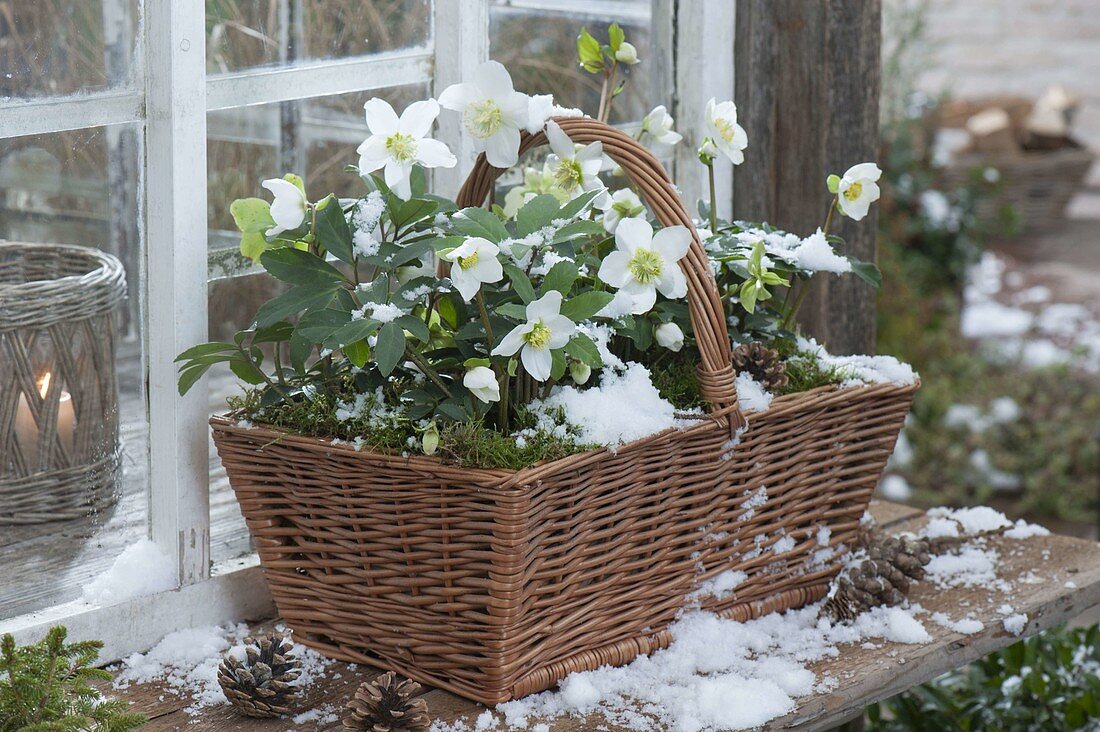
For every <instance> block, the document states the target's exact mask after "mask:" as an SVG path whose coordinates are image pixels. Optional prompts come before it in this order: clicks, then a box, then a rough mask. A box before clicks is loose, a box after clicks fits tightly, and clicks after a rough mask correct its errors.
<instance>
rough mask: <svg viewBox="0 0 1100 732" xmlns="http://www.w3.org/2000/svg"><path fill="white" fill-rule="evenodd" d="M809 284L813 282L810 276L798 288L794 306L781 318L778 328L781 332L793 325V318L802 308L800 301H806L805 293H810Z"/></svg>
mask: <svg viewBox="0 0 1100 732" xmlns="http://www.w3.org/2000/svg"><path fill="white" fill-rule="evenodd" d="M811 282H813V277H812V276H811V277H810V279H808V280H806V281H805V282H803V283H802V286H801V287H799V288H798V297H796V298H795V299H794V305H793V306H792V307H791V311H790V312H789V313H787V317H785V318H783V322H782V323H781V324H780V326H779V327H780V328H782V329H783V330H790V329H791V325H792V324H793V323H794V316H795V315H797V314H798V309H799V308H800V307H802V301H803V300H805V299H806V293H807V292H809V291H810V283H811Z"/></svg>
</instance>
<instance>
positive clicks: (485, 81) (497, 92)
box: [474, 61, 527, 111]
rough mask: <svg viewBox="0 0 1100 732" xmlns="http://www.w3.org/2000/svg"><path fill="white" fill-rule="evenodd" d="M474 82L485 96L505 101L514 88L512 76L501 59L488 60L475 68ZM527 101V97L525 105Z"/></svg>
mask: <svg viewBox="0 0 1100 732" xmlns="http://www.w3.org/2000/svg"><path fill="white" fill-rule="evenodd" d="M474 83H475V84H477V87H478V89H480V90H481V92H482V93H483V94H484V95H485V96H488V97H491V98H493V99H496V100H500V101H503V100H504V99H505V97H507V96H508V95H509V94H511V93H512V91H513V89H514V87H513V86H512V76H511V75H510V74H509V73H508V69H506V68H504V64H502V63H500V62H499V61H486V62H485V63H483V64H481V65H480V66H478V67H477V69H475V70H474ZM526 101H527V100H526V99H525V100H524V104H525V105H526ZM525 111H526V110H525Z"/></svg>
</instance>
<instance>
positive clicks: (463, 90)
mask: <svg viewBox="0 0 1100 732" xmlns="http://www.w3.org/2000/svg"><path fill="white" fill-rule="evenodd" d="M481 96H482V95H481V92H480V91H479V90H478V88H477V85H476V84H470V83H463V84H451V85H450V86H449V87H447V88H446V89H444V90H443V93H442V94H440V95H439V105H440V106H441V107H443V108H445V109H452V110H455V111H458V112H461V111H462V110H464V109H466V107H467V106H469V104H470V102H473V101H475V100H477V99H480V98H481Z"/></svg>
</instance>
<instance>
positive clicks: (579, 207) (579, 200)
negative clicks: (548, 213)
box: [558, 191, 603, 220]
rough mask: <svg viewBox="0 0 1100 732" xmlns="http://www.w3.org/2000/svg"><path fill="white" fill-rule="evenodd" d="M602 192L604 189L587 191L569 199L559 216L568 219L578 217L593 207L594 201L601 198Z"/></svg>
mask: <svg viewBox="0 0 1100 732" xmlns="http://www.w3.org/2000/svg"><path fill="white" fill-rule="evenodd" d="M601 193H603V191H586V192H585V193H582V194H580V195H579V196H577V197H576V198H573V199H571V200H569V201H567V202H566V203H565V205H564V206H562V207H561V211H560V212H559V213H558V218H559V219H566V220H571V219H575V218H577V217H578V216H580V215H581V214H582V213H584V212H585V211H587V210H588V209H589V208H591V207H592V202H593V201H595V200H596V199H597V198H599V196H600V194H601Z"/></svg>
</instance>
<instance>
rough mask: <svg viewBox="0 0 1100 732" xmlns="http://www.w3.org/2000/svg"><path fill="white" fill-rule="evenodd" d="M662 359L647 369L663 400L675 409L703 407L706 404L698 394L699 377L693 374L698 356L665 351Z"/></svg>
mask: <svg viewBox="0 0 1100 732" xmlns="http://www.w3.org/2000/svg"><path fill="white" fill-rule="evenodd" d="M664 354H668V355H667V356H665V357H664V358H658V359H655V360H654V362H653V363H652V364H651V365H650V367H649V372H650V378H651V379H652V380H653V385H654V386H655V387H657V391H658V392H659V393H660V395H661V397H662V398H663V399H667V400H668V401H669V402H671V403H672V406H674V407H676V408H677V409H682V410H688V409H697V408H702V407H705V406H706V404H707V402H706V400H704V399H703V395H702V394H701V393H700V392H699V377H698V376H696V374H695V366H696V364H697V363H698V358H699V357H698V354H693V353H689V352H686V351H681V352H679V353H671V352H668V351H665V352H664V353H663V354H662V355H664Z"/></svg>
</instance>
